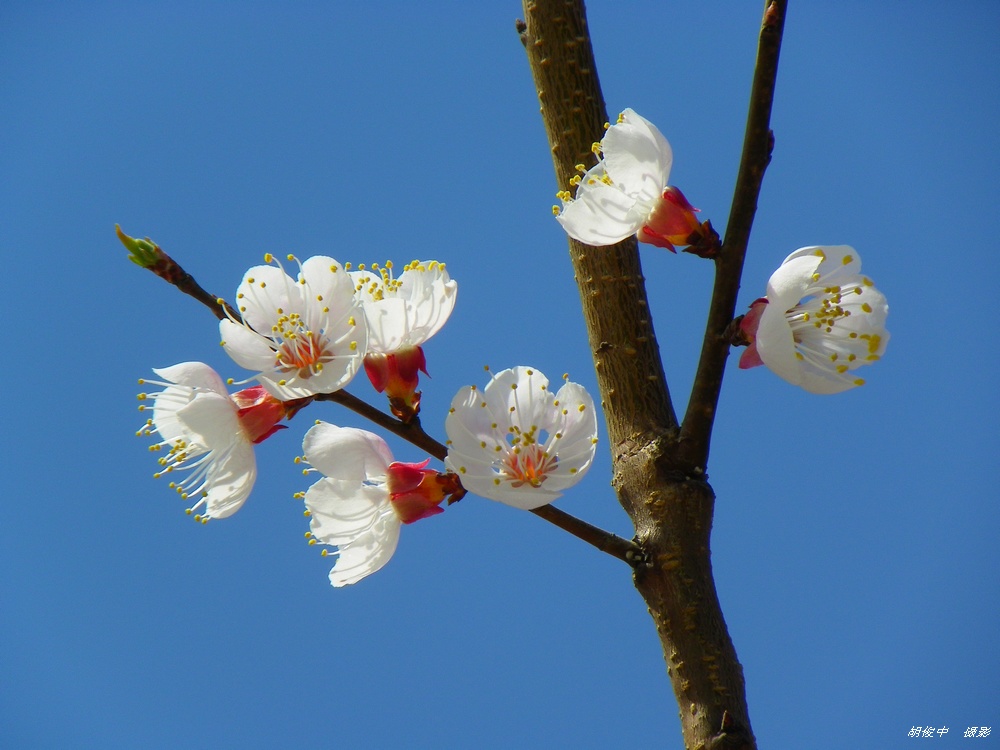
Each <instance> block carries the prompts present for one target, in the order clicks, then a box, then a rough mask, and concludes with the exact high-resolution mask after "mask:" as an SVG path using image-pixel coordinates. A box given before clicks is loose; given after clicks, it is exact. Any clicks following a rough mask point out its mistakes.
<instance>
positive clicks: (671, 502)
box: [517, 0, 784, 750]
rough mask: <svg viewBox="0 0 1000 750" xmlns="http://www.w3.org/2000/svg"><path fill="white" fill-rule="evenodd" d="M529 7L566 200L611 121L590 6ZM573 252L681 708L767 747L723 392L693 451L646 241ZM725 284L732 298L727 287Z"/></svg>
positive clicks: (706, 388)
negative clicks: (712, 468) (746, 617)
mask: <svg viewBox="0 0 1000 750" xmlns="http://www.w3.org/2000/svg"><path fill="white" fill-rule="evenodd" d="M523 4H524V13H525V15H524V20H523V21H520V22H518V24H517V31H518V34H519V36H520V38H521V42H522V43H523V44H524V47H525V50H526V51H527V55H528V62H529V64H530V66H531V73H532V77H533V79H534V82H535V87H536V90H537V92H538V100H539V104H540V105H541V114H542V120H543V123H544V125H545V130H546V133H547V135H548V141H549V147H550V149H551V153H552V160H553V165H554V167H555V173H556V182H557V185H558V189H559V190H561V191H564V190H565V186H566V185H567V184H570V183H569V180H570V179H572V177H573V175H574V171H575V170H576V165H577V164H580V163H583V160H585V159H587V158H588V157H589V153H590V147H591V144H592V143H593V142H595V141H596V140H598V139H599V138H601V137H602V136H603V133H604V132H605V131H604V128H603V125H604V123H605V122H607V120H608V118H607V112H606V110H605V108H604V98H603V95H602V93H601V88H600V84H599V82H598V77H597V69H596V62H595V60H594V54H593V48H592V46H591V43H590V34H589V30H588V28H587V19H586V12H585V10H584V7H583V0H523ZM783 7H784V5H783V2H782V3H777V4H771V5H769V10H768V12H767V14H766V16H765V32H764V36H765V37H766V41H765V42H762V48H767V49H770V47H771V46H773V45H772V43H771V42H772V40H773V39H774V37H775V36H776V35H777V36H780V19H781V16H782V15H783V12H781V11H783ZM776 30H777V32H779V33H777V34H776ZM762 58H763V62H762V63H761V64H760V65H759V66H758V80H760V81H762V82H763V81H765V80H766V76H765V72H766V71H765V70H764V69H765V68H768V67H770V68H771V77H770V80H771V88H773V67H774V65H775V64H776V62H777V54H776V48H775V52H774V53H773V54H770V56H769V55H768V53H767V52H766V51H765V52H763V53H762ZM764 88H766V87H765V86H764V84H763V83H760V84H758V85H757V86H756V87H755V94H754V100H753V101H754V106H753V107H752V109H751V115H750V120H751V123H752V125H751V128H752V132H753V133H756V132H757V128H759V127H760V125H759V123H761V122H763V133H764V136H765V138H764V148H763V151H764V154H765V158H764V160H763V162H760V161H754V162H753V163H751V162H750V161H749V160H747V166H745V167H744V168H743V169H742V170H741V175H742V177H741V184H743V183H744V182H746V181H747V180H748V177H747V170H751V172H750V176H755V178H756V183H758V184H759V180H760V175H761V174H762V173H763V164H766V153H767V142H768V141H767V137H766V136H767V120H768V118H767V116H766V115H767V113H768V112H769V111H770V93H769V92H767V96H766V97H765V96H764V94H763V93H761V92H762V91H763V90H764ZM657 90H658V91H662V90H664V89H663V88H662V87H660V88H658V89H657ZM765 99H766V102H767V104H766V107H764V111H763V114H764V115H765V116H764V118H763V120H761V109H762V102H763V101H764V100H765ZM757 141H758V139H756V138H755V139H753V147H751V146H748V148H756V147H757ZM751 153H756V151H755V150H752V151H751ZM757 189H758V188H757V187H754V188H753V190H752V192H749V193H745V192H744V191H743V190H740V191H738V195H739V196H740V198H739V200H738V205H739V206H742V205H744V204H745V203H747V202H748V203H749V206H750V208H749V210H748V209H747V208H737V210H736V211H734V217H737V218H736V221H735V223H734V222H731V223H730V232H731V234H730V235H728V236H727V242H728V245H729V246H730V247H732V248H739V252H738V253H736V250H731V251H730V250H727V248H726V247H725V246H724V247H723V249H722V250H721V252H720V253H719V255H718V257H717V258H716V260H715V262H716V264H717V268H718V269H719V274H720V275H721V276H722V277H723V278H724V279H726V280H728V281H727V282H726V283H728V284H732V285H733V290H732V292H731V293H732V296H733V300H730V301H729V303H728V312H727V314H726V315H724V316H723V315H721V314H720V311H722V310H724V309H725V307H726V305H724V304H723V303H722V302H725V297H724V296H723V297H722V302H718V301H717V302H715V303H713V308H712V309H713V314H712V315H713V316H712V317H711V318H710V324H709V325H710V329H709V331H710V335H711V336H714V337H718V336H721V334H722V333H723V332H724V330H725V328H726V325H727V324H728V323H729V321H730V320H731V319H732V311H733V309H734V305H735V303H734V299H735V286H736V285H737V284H738V280H739V274H740V271H741V269H742V256H743V252H744V248H745V246H746V235H747V234H748V233H749V221H748V220H746V219H743V220H742V221H743V223H744V224H745V228H743V229H742V231H737V230H738V228H739V224H740V221H741V220H740V219H739V218H738V217H740V216H746V215H747V214H749V215H751V216H752V209H753V206H754V205H755V203H756V191H757ZM740 234H742V235H743V236H742V239H739V235H740ZM741 245H742V247H740V246H741ZM569 251H570V258H571V260H572V263H573V270H574V274H575V277H576V280H577V284H578V286H579V291H580V299H581V303H582V307H583V311H584V320H585V321H586V324H587V331H588V334H589V340H590V344H591V347H592V353H593V357H594V364H595V368H596V370H597V382H598V386H599V387H600V396H601V403H602V405H603V407H604V415H605V420H606V422H607V428H608V437H609V442H610V444H611V446H612V467H613V476H614V479H613V482H612V483H613V485H614V487H615V490H616V492H617V494H618V500H619V502H620V503H621V505H622V507H623V508H624V509H625V511H626V512H627V513H628V514H629V517H630V518H631V519H632V522H633V523H634V524H635V529H636V538H637V542H638V543H639V544H640V545H641V547H642V549H643V551H644V552H645V553H647V554H648V555H649V558H648V561H647V563H646V565H644V566H642V567H636V575H635V585H636V588H637V590H638V591H639V593H640V594H641V595H642V597H643V599H644V600H645V602H646V604H647V605H648V607H649V613H650V615H651V617H652V619H653V621H654V623H655V626H656V631H657V634H658V635H659V638H660V643H661V647H662V650H663V655H664V658H665V660H666V662H667V667H668V669H667V671H668V674H669V676H670V679H671V683H672V686H673V689H674V695H675V697H676V699H677V702H678V704H679V705H680V706H681V709H682V710H681V712H680V718H681V730H682V732H683V735H684V743H685V747H690V748H695V747H702V748H708V747H712V748H723V747H740V748H745V749H746V750H753V748H756V742H755V740H754V736H753V730H752V728H751V726H750V717H749V711H748V708H747V704H746V687H745V684H744V681H743V670H742V667H741V665H740V663H739V660H738V658H737V656H736V651H735V649H734V647H733V644H732V641H731V639H730V638H729V633H728V630H727V628H726V623H725V618H724V617H723V614H722V608H721V606H720V604H719V600H718V594H717V593H716V589H715V582H714V579H713V576H712V565H711V554H710V535H711V528H712V518H713V513H714V502H715V495H714V493H713V491H712V488H711V487H710V486H709V485H708V484H707V482H706V481H705V471H704V467H705V461H704V456H705V455H707V446H708V434H709V431H710V430H711V426H712V417H713V416H714V410H715V403H716V400H717V397H718V384H716V385H715V386H714V387H713V386H711V384H710V383H708V381H705V380H704V378H706V377H707V376H706V375H704V374H702V377H703V381H702V383H700V384H699V386H698V388H699V389H700V390H696V393H695V398H694V401H693V403H692V405H691V407H690V408H689V410H688V414H689V416H688V417H686V423H687V424H688V425H689V429H690V428H691V427H695V426H698V427H699V429H698V430H696V431H695V433H694V434H696V435H697V436H698V439H699V442H700V444H699V445H696V446H695V449H694V450H689V449H688V448H687V445H686V443H687V441H686V440H685V439H683V438H682V437H681V435H680V430H679V429H678V425H677V421H676V417H675V415H674V412H673V408H672V406H671V403H670V395H669V393H668V391H667V387H666V382H665V380H664V377H663V369H662V365H661V363H660V357H659V351H658V347H657V345H656V339H655V336H654V333H653V324H652V321H651V319H650V315H649V311H648V305H647V301H646V293H645V286H644V281H643V276H642V272H641V269H640V267H639V260H638V252H637V250H636V241H635V239H634V238H628V239H625V240H623V241H622V242H619V243H617V244H615V245H610V246H605V247H590V246H587V245H585V244H583V243H581V242H579V241H577V240H574V239H571V240H570V243H569ZM734 253H736V254H737V255H738V258H737V259H736V261H735V262H734V260H733V259H730V258H729V257H728V256H729V255H730V254H734ZM722 287H723V288H726V287H725V284H723V285H722ZM720 294H721V293H717V295H716V297H717V298H719V297H720ZM720 320H721V322H720ZM726 346H727V342H725V341H724V340H723V341H722V342H721V343H720V344H718V345H716V344H714V343H712V344H711V345H710V346H709V347H707V348H708V349H709V350H710V352H709V354H710V355H711V356H709V355H706V358H705V361H706V362H707V363H708V362H712V361H714V359H719V358H720V353H719V349H720V347H721V359H722V360H723V361H724V359H725V355H726V352H727V348H726ZM713 358H714V359H713ZM706 366H707V365H706ZM720 369H721V368H720ZM704 370H705V367H703V368H702V370H701V371H700V373H702V371H704ZM719 379H721V375H720V376H719ZM703 412H707V413H703ZM692 414H695V415H697V417H692V416H690V415H692Z"/></svg>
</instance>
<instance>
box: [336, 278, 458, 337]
mask: <svg viewBox="0 0 1000 750" xmlns="http://www.w3.org/2000/svg"><path fill="white" fill-rule="evenodd" d="M350 276H351V279H352V280H353V281H354V285H355V290H356V292H357V296H358V299H359V300H360V302H361V306H362V308H364V311H365V318H366V319H367V321H368V351H370V352H376V353H378V354H392V353H393V352H395V351H398V350H400V349H405V348H408V347H414V346H420V345H421V344H423V343H424V342H425V341H427V339H429V338H430V337H431V336H433V335H434V334H435V333H437V332H438V331H439V330H441V327H442V326H443V325H444V324H445V323H446V322H447V321H448V317H449V316H450V315H451V311H452V310H453V309H454V308H455V299H456V296H457V294H458V283H457V282H456V281H454V280H452V279H451V277H450V276H449V275H448V271H446V270H445V266H444V264H443V263H439V262H437V261H436V260H428V261H413V262H412V263H410V264H408V265H406V266H405V267H404V268H403V272H402V273H401V274H400V275H399V276H394V275H393V272H392V263H391V262H389V263H386V264H385V266H383V267H381V268H380V267H378V266H377V265H373V266H372V268H371V269H370V270H365V269H362V270H359V271H351V272H350Z"/></svg>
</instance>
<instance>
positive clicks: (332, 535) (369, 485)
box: [300, 422, 448, 587]
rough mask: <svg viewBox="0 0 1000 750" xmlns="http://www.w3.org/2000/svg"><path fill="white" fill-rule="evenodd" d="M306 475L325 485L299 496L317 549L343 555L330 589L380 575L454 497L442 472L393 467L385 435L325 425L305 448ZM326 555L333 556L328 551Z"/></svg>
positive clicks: (308, 435) (312, 432) (316, 429)
mask: <svg viewBox="0 0 1000 750" xmlns="http://www.w3.org/2000/svg"><path fill="white" fill-rule="evenodd" d="M302 450H303V453H304V454H305V456H304V458H305V461H306V462H307V463H308V464H310V465H311V467H312V468H311V469H307V470H306V472H307V473H308V472H310V471H318V472H320V473H321V474H323V475H324V476H323V478H322V479H320V480H319V481H318V482H316V483H315V484H313V485H312V486H311V487H310V488H309V489H308V490H307V491H306V492H305V493H302V494H301V495H300V496H301V497H302V498H303V499H304V500H305V504H306V509H307V511H308V515H309V516H310V519H311V520H310V524H309V529H310V530H309V534H307V537H308V538H309V540H310V544H325V545H331V546H335V547H336V548H337V550H336V552H335V554H336V555H337V562H336V563H335V564H334V566H333V569H332V570H331V571H330V583H331V584H333V585H334V586H338V587H339V586H347V585H349V584H352V583H357V582H358V581H360V580H361V579H362V578H364V577H365V576H368V575H371V574H372V573H374V572H375V571H377V570H379V569H381V568H382V567H383V566H384V565H385V564H386V563H387V562H389V558H391V557H392V555H393V553H394V552H395V551H396V545H397V544H398V543H399V530H400V527H401V526H402V525H403V524H406V523H412V522H414V521H417V520H419V519H421V518H427V517H428V516H432V515H436V514H438V513H441V512H442V510H441V508H439V507H438V505H439V503H441V501H442V500H443V499H444V498H445V495H446V493H447V491H448V488H446V487H445V486H444V485H443V484H441V483H440V482H438V481H437V478H438V473H437V472H436V471H433V470H430V469H426V468H424V467H425V466H426V462H424V463H423V464H405V463H400V462H396V461H393V459H392V453H391V452H390V451H389V446H388V445H386V443H385V441H384V440H382V438H380V437H379V436H378V435H375V434H373V433H371V432H368V431H367V430H359V429H356V428H353V427H338V426H336V425H332V424H327V423H326V422H320V423H318V424H316V425H315V426H314V427H312V428H311V429H310V430H309V432H307V433H306V436H305V439H304V440H303V441H302ZM323 553H324V554H327V551H326V550H324V551H323Z"/></svg>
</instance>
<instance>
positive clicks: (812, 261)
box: [764, 254, 823, 314]
mask: <svg viewBox="0 0 1000 750" xmlns="http://www.w3.org/2000/svg"><path fill="white" fill-rule="evenodd" d="M822 262H823V258H822V257H821V256H818V255H812V254H810V255H802V256H795V257H792V256H789V258H788V259H787V260H785V262H784V263H782V264H781V266H779V267H778V270H777V271H775V272H774V273H773V274H771V278H770V279H768V281H767V302H768V305H767V307H768V309H770V308H772V307H774V308H780V309H781V311H782V312H784V311H785V310H789V309H791V308H792V307H793V306H794V305H797V304H798V303H799V300H801V299H802V297H803V296H804V295H805V293H806V289H808V288H809V287H810V286H812V284H813V283H814V282H813V280H812V275H813V274H814V273H816V269H817V268H819V265H820V263H822ZM764 314H767V311H766V310H765V313H764Z"/></svg>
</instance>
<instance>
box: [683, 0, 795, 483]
mask: <svg viewBox="0 0 1000 750" xmlns="http://www.w3.org/2000/svg"><path fill="white" fill-rule="evenodd" d="M786 6H787V0H769V2H768V3H767V6H766V8H765V10H764V19H763V22H762V25H761V30H760V40H759V42H758V46H757V64H756V68H755V70H754V77H753V87H752V89H751V91H750V110H749V112H748V114H747V126H746V133H745V135H744V138H743V155H742V157H741V158H740V168H739V173H738V174H737V177H736V189H735V191H734V194H733V204H732V208H731V210H730V212H729V223H728V225H727V226H726V237H725V240H723V243H722V251H721V252H720V253H719V255H718V257H717V258H716V259H715V286H714V288H713V290H712V303H711V307H710V308H709V313H708V323H707V325H706V328H705V339H704V342H703V343H702V349H701V358H700V360H699V362H698V371H697V374H696V375H695V381H694V386H693V388H692V390H691V398H690V400H689V401H688V408H687V413H686V414H685V415H684V421H683V423H682V426H681V442H680V450H682V451H683V452H684V457H685V459H686V461H685V462H686V463H688V464H689V465H692V466H698V467H701V468H702V469H703V470H704V469H705V467H706V464H707V463H708V452H709V446H710V443H711V436H712V425H713V423H714V421H715V411H716V406H717V405H718V402H719V391H720V389H721V388H722V377H723V375H724V373H725V369H726V358H727V357H728V355H729V347H730V342H729V339H728V338H727V337H726V328H727V326H728V325H729V324H730V323H731V322H732V320H733V315H734V313H735V311H736V297H737V294H738V293H739V289H740V277H741V276H742V274H743V261H744V258H745V257H746V251H747V243H748V242H749V240H750V229H751V227H752V226H753V219H754V214H755V213H756V212H757V198H758V196H759V195H760V187H761V182H762V181H763V179H764V170H765V169H767V165H768V163H769V162H770V161H771V150H772V148H773V147H774V134H773V133H772V132H771V129H770V122H771V105H772V104H773V102H774V84H775V79H776V77H777V74H778V54H779V52H780V50H781V34H782V31H783V29H784V23H785V10H786Z"/></svg>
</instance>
